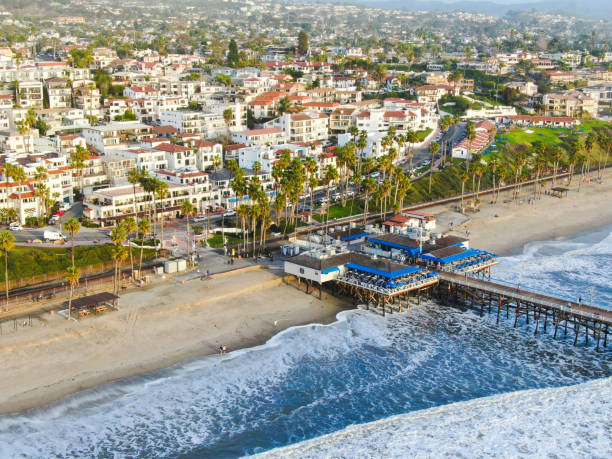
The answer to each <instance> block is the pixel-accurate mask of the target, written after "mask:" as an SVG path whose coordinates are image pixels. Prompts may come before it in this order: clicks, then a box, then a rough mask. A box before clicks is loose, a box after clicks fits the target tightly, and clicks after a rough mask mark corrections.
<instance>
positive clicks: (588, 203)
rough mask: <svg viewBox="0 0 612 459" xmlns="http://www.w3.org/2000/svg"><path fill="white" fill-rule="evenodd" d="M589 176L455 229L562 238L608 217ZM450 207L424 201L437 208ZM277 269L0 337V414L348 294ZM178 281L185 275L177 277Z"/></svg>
mask: <svg viewBox="0 0 612 459" xmlns="http://www.w3.org/2000/svg"><path fill="white" fill-rule="evenodd" d="M610 178H611V174H610V173H608V174H607V175H606V176H605V177H604V179H605V180H606V179H607V180H608V182H605V181H604V183H603V184H599V183H590V184H586V185H583V186H582V190H581V191H580V192H579V193H578V192H576V186H577V185H576V184H573V186H572V189H571V190H570V194H569V195H568V197H567V198H563V199H559V198H554V197H551V196H547V195H545V196H542V199H541V200H537V201H536V203H535V204H534V205H529V204H526V203H525V204H521V205H517V204H516V203H504V200H507V199H508V197H507V196H508V194H509V193H505V194H502V195H500V198H499V202H498V204H496V205H492V204H488V203H483V206H482V208H481V211H480V212H478V213H476V214H470V215H469V217H470V219H469V220H468V221H467V222H466V223H464V224H462V225H460V227H459V228H458V229H457V230H456V234H459V235H461V234H462V232H463V233H465V230H466V229H467V230H469V231H470V238H471V245H472V246H473V247H477V248H483V249H486V250H490V251H495V252H497V253H499V254H500V255H509V254H511V253H513V252H516V251H517V250H520V249H521V248H522V247H523V246H524V245H525V244H527V243H529V242H535V241H540V240H551V239H562V238H565V237H569V236H571V235H574V234H578V233H582V232H585V231H588V230H590V229H595V228H599V227H603V226H607V225H610V224H612V206H607V205H606V204H605V203H606V202H609V201H611V200H612V180H610ZM448 210H449V208H444V207H439V208H431V209H429V212H431V213H436V212H441V211H445V212H448ZM280 276H281V272H280V270H261V269H259V270H251V271H245V272H240V273H239V274H234V275H229V276H220V277H218V278H215V279H212V280H208V281H200V280H185V279H187V278H188V277H189V276H179V277H175V278H171V279H169V280H167V281H165V282H163V283H159V284H154V285H151V286H148V287H146V288H143V289H139V290H135V291H131V292H128V293H126V294H124V295H123V296H122V297H121V306H120V309H121V310H120V311H119V312H112V313H107V314H104V315H102V316H99V317H92V318H88V319H85V320H83V321H81V322H70V323H69V322H66V321H65V320H64V319H62V318H61V317H58V316H57V315H56V316H46V317H45V321H46V323H45V326H42V323H41V324H40V325H39V326H34V327H28V328H27V329H23V330H20V331H19V332H17V333H12V334H5V335H4V336H1V337H0V355H1V356H2V359H3V364H4V368H3V371H2V376H1V377H0V414H8V413H16V412H21V411H24V410H28V409H31V408H35V407H40V406H44V405H46V404H48V403H51V402H53V401H56V400H58V399H60V398H61V397H64V396H66V395H69V394H72V393H75V392H78V391H81V390H85V389H88V388H92V387H95V386H97V385H100V384H104V383H107V382H111V381H115V380H118V379H123V378H127V377H134V376H138V375H142V374H145V373H150V372H153V371H157V370H161V369H164V368H168V367H170V366H172V365H174V364H177V363H179V362H183V361H186V360H190V359H194V358H198V357H203V356H206V355H211V354H215V353H217V351H218V347H219V345H220V344H224V345H225V346H227V348H228V350H229V351H232V350H236V349H244V348H249V347H253V346H257V345H261V344H264V343H265V342H267V341H268V340H269V339H270V338H271V337H272V336H274V335H275V334H277V333H278V332H279V331H282V330H284V329H286V328H289V327H292V326H297V325H305V324H311V323H321V324H328V323H332V322H334V321H335V320H336V315H337V314H338V312H340V311H342V310H345V309H349V308H351V305H350V304H349V303H348V302H346V301H341V300H339V299H337V298H334V297H329V296H327V295H325V294H324V295H323V300H319V299H318V296H317V294H315V295H307V294H305V292H304V291H299V290H297V289H296V288H295V287H294V286H289V285H285V284H284V283H283V282H282V278H281V277H280ZM183 280H185V283H184V284H183V282H182V281H183Z"/></svg>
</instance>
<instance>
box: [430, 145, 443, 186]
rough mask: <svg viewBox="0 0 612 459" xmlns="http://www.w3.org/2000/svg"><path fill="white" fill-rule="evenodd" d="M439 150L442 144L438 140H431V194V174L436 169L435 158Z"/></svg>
mask: <svg viewBox="0 0 612 459" xmlns="http://www.w3.org/2000/svg"><path fill="white" fill-rule="evenodd" d="M439 151H440V144H438V142H431V143H430V144H429V153H430V154H431V167H430V168H429V194H430V195H431V176H432V175H433V169H434V158H435V156H436V153H438V152H439ZM430 198H431V196H430Z"/></svg>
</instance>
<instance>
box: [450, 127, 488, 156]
mask: <svg viewBox="0 0 612 459" xmlns="http://www.w3.org/2000/svg"><path fill="white" fill-rule="evenodd" d="M494 133H495V123H493V122H491V121H488V120H485V121H479V122H478V123H476V124H475V125H474V134H475V137H474V139H472V140H470V139H468V138H467V137H465V138H463V139H462V140H461V141H460V142H459V143H458V144H457V145H455V146H454V147H453V149H452V153H451V154H452V157H453V158H461V159H469V158H471V157H472V155H473V154H475V153H480V152H482V151H484V150H485V149H486V148H487V147H488V146H489V144H490V143H491V141H492V140H493V137H494Z"/></svg>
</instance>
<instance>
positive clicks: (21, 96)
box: [17, 81, 43, 108]
mask: <svg viewBox="0 0 612 459" xmlns="http://www.w3.org/2000/svg"><path fill="white" fill-rule="evenodd" d="M17 104H18V105H20V106H22V107H26V108H30V107H34V108H42V106H43V85H42V83H41V82H40V81H19V83H18V88H17Z"/></svg>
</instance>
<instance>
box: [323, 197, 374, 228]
mask: <svg viewBox="0 0 612 459" xmlns="http://www.w3.org/2000/svg"><path fill="white" fill-rule="evenodd" d="M351 203H352V207H351ZM363 208H364V200H363V199H359V198H358V199H351V200H348V201H346V206H343V205H342V204H341V203H338V204H334V205H332V206H331V207H330V208H329V219H330V220H333V219H334V218H344V217H349V216H351V215H356V214H360V213H362V212H363ZM326 216H327V214H326V213H323V214H314V215H313V216H312V218H314V219H315V220H317V221H319V222H322V221H325V218H326Z"/></svg>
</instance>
